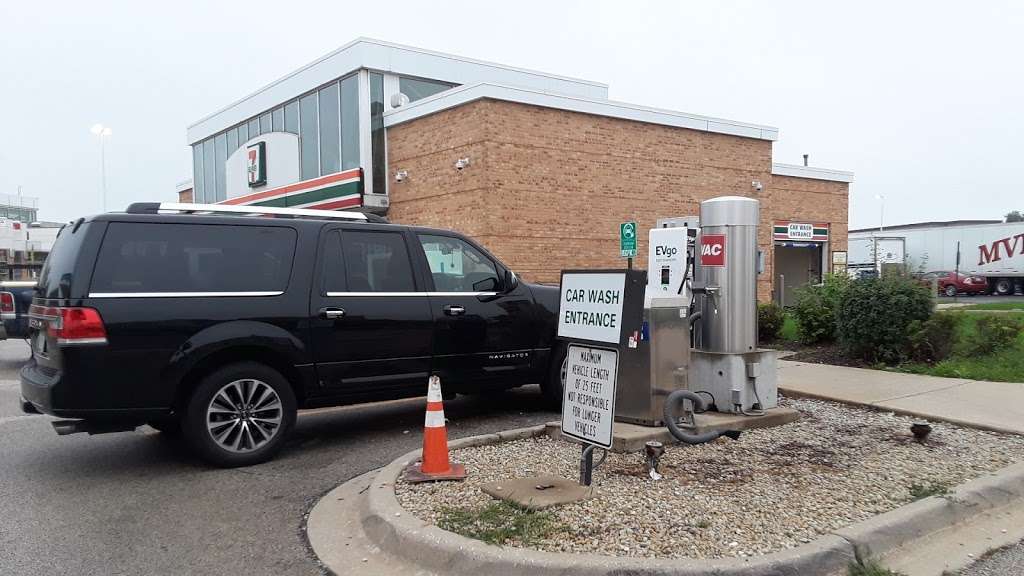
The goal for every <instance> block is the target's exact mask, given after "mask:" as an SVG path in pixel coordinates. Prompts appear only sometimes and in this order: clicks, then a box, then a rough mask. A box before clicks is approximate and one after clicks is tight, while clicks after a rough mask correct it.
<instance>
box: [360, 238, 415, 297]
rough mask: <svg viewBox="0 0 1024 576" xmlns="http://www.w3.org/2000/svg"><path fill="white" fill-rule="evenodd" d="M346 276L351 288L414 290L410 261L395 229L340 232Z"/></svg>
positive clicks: (389, 290)
mask: <svg viewBox="0 0 1024 576" xmlns="http://www.w3.org/2000/svg"><path fill="white" fill-rule="evenodd" d="M342 234H343V236H342V237H343V240H342V249H343V251H344V260H345V276H346V280H347V284H348V289H349V290H350V291H352V292H414V291H415V290H416V285H415V283H414V282H413V279H412V265H411V264H410V262H409V253H408V251H406V249H405V241H404V240H403V239H402V234H401V233H398V232H343V233H342Z"/></svg>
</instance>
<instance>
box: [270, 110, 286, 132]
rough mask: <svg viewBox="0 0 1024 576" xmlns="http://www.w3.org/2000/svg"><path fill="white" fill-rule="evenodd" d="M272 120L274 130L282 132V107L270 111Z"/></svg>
mask: <svg viewBox="0 0 1024 576" xmlns="http://www.w3.org/2000/svg"><path fill="white" fill-rule="evenodd" d="M271 116H272V118H273V121H272V122H271V123H272V125H273V128H274V132H284V108H278V109H277V110H274V111H273V112H272V113H271Z"/></svg>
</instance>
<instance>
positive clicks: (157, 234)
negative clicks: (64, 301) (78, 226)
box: [90, 222, 296, 294]
mask: <svg viewBox="0 0 1024 576" xmlns="http://www.w3.org/2000/svg"><path fill="white" fill-rule="evenodd" d="M295 237H296V234H295V230H293V229H291V228H284V227H277V226H227V225H217V224H156V223H137V222H111V223H110V225H109V226H108V227H107V232H106V234H105V236H104V237H103V246H102V247H101V248H100V253H99V258H98V259H97V261H96V270H95V272H94V273H93V279H92V286H91V288H90V292H91V293H94V294H95V293H113V294H133V293H153V294H156V293H165V292H176V293H224V292H234V293H254V292H283V291H284V289H285V288H287V287H288V279H289V277H290V276H291V270H292V258H293V256H294V254H295Z"/></svg>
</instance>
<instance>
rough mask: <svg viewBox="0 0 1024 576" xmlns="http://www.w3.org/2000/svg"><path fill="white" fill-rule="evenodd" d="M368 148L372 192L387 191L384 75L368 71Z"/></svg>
mask: <svg viewBox="0 0 1024 576" xmlns="http://www.w3.org/2000/svg"><path fill="white" fill-rule="evenodd" d="M370 150H371V158H372V160H371V164H372V166H371V168H372V170H373V192H374V194H384V193H386V192H387V185H388V182H387V181H388V177H387V165H386V164H385V159H384V75H383V74H379V73H377V72H370Z"/></svg>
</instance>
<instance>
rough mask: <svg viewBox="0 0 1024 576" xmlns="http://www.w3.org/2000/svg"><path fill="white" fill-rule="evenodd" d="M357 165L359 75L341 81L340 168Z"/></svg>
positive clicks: (355, 166) (347, 168) (345, 168)
mask: <svg viewBox="0 0 1024 576" xmlns="http://www.w3.org/2000/svg"><path fill="white" fill-rule="evenodd" d="M358 167H359V76H358V75H357V74H353V75H352V76H349V77H348V78H345V79H343V80H342V81H341V169H342V170H349V169H351V168H358Z"/></svg>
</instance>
